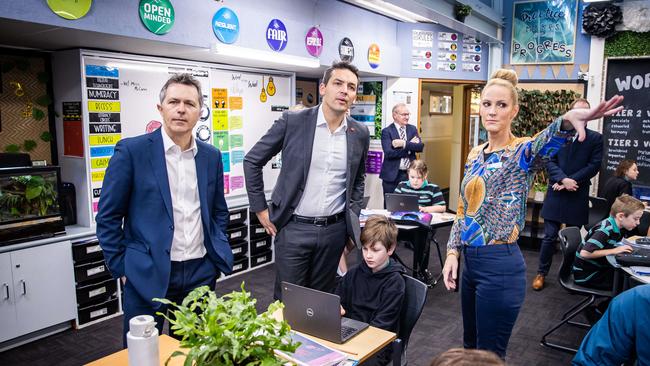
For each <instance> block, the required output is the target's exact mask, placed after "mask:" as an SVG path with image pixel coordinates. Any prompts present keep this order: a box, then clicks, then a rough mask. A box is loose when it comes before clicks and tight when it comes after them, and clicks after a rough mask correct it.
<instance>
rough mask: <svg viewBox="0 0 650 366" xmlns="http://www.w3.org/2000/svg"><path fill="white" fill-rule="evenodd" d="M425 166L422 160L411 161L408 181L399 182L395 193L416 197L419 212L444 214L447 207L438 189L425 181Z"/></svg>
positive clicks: (426, 170)
mask: <svg viewBox="0 0 650 366" xmlns="http://www.w3.org/2000/svg"><path fill="white" fill-rule="evenodd" d="M427 172H428V169H427V165H426V164H425V163H424V161H422V160H413V161H412V162H411V164H409V168H408V170H407V173H408V177H409V180H407V181H404V182H400V183H399V184H398V185H397V188H395V193H403V194H415V195H417V196H418V206H420V212H428V213H432V212H445V211H446V210H447V206H446V203H445V198H444V197H443V196H442V192H440V188H439V187H438V186H437V185H435V184H433V183H429V182H428V181H427Z"/></svg>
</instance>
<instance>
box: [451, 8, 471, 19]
mask: <svg viewBox="0 0 650 366" xmlns="http://www.w3.org/2000/svg"><path fill="white" fill-rule="evenodd" d="M470 14H472V7H471V6H469V5H465V4H456V6H454V16H455V17H456V19H457V20H459V21H461V22H463V21H465V18H466V17H467V16H468V15H470Z"/></svg>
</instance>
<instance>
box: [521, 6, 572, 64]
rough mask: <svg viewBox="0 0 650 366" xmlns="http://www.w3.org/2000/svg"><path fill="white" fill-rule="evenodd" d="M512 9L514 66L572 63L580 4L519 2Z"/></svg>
mask: <svg viewBox="0 0 650 366" xmlns="http://www.w3.org/2000/svg"><path fill="white" fill-rule="evenodd" d="M512 9H513V10H512V11H513V15H512V44H511V47H510V63H511V64H515V65H516V64H519V65H521V64H570V63H573V59H574V55H575V41H576V13H577V0H555V1H528V2H519V3H514V5H513V7H512Z"/></svg>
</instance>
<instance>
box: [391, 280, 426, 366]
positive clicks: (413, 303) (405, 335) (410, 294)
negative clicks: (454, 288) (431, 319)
mask: <svg viewBox="0 0 650 366" xmlns="http://www.w3.org/2000/svg"><path fill="white" fill-rule="evenodd" d="M402 277H404V284H405V285H406V291H405V293H404V301H403V302H402V313H401V314H400V320H399V332H398V333H397V338H399V339H401V340H402V355H403V357H402V361H404V360H406V357H404V355H405V354H406V348H407V347H408V342H409V338H410V337H411V331H413V327H415V323H417V321H418V319H419V318H420V314H422V309H424V304H425V303H426V301H427V290H428V287H427V285H426V284H424V283H423V282H421V281H418V280H416V279H415V278H413V277H411V276H407V275H403V276H402Z"/></svg>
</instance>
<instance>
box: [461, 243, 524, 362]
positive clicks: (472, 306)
mask: <svg viewBox="0 0 650 366" xmlns="http://www.w3.org/2000/svg"><path fill="white" fill-rule="evenodd" d="M463 253H464V258H465V260H464V263H465V268H464V269H463V274H462V282H461V305H462V312H463V346H464V347H465V348H478V349H485V350H489V351H492V352H494V353H496V354H497V355H499V356H500V357H501V358H504V359H505V356H506V348H507V347H508V341H509V340H510V335H511V334H512V328H513V327H514V325H515V321H516V320H517V315H519V309H521V305H522V304H523V303H524V297H525V295H526V264H525V263H524V257H523V256H522V255H521V251H520V250H519V246H517V244H516V243H515V244H497V245H487V246H480V247H470V246H466V247H464V248H463Z"/></svg>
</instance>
